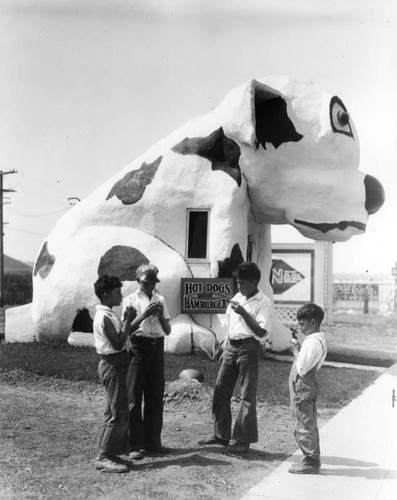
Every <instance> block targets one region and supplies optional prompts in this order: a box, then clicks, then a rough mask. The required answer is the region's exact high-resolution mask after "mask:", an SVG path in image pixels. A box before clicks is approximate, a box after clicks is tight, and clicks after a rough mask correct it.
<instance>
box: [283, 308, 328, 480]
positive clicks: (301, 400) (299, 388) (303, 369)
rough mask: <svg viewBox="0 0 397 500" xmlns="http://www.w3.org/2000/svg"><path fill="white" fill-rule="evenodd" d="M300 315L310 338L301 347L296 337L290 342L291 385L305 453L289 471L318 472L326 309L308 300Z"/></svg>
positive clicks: (298, 438)
mask: <svg viewBox="0 0 397 500" xmlns="http://www.w3.org/2000/svg"><path fill="white" fill-rule="evenodd" d="M296 316H297V319H298V323H299V326H300V329H301V332H302V334H303V335H305V337H306V338H305V339H304V341H303V342H302V345H301V347H300V349H299V344H298V342H297V341H296V340H295V339H292V340H291V342H290V348H291V351H292V354H293V356H294V362H293V364H292V368H291V374H290V378H289V388H290V395H291V410H292V416H293V418H294V435H295V439H296V441H297V443H298V446H299V448H300V450H301V451H302V453H303V460H302V462H301V463H299V464H297V465H293V466H292V467H290V468H289V472H292V473H293V474H318V473H319V470H320V467H321V462H320V438H319V432H318V426H317V408H316V400H317V395H318V392H319V385H318V381H317V372H318V370H319V369H320V367H321V366H322V365H323V363H324V361H325V357H326V355H327V346H326V343H325V334H324V332H321V331H320V327H321V323H322V321H323V319H324V311H323V310H322V309H321V307H320V306H318V305H316V304H312V303H307V304H304V305H303V306H302V307H301V308H300V309H299V310H298V312H297V315H296Z"/></svg>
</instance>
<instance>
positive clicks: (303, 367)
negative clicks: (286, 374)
mask: <svg viewBox="0 0 397 500" xmlns="http://www.w3.org/2000/svg"><path fill="white" fill-rule="evenodd" d="M326 355H327V345H326V343H325V333H324V332H315V333H311V334H310V335H308V336H307V337H305V340H304V341H303V342H302V346H301V349H300V351H299V353H298V357H297V358H296V371H297V373H298V375H299V376H300V377H302V376H303V375H305V374H306V373H307V372H309V371H310V370H311V369H312V368H313V367H314V366H316V365H317V367H316V368H317V370H319V369H320V368H321V366H322V365H323V363H324V361H325V357H326Z"/></svg>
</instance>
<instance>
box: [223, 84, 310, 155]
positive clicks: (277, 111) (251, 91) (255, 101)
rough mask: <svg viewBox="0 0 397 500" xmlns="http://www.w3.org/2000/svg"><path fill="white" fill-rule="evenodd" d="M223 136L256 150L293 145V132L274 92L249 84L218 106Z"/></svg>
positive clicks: (281, 100) (295, 136)
mask: <svg viewBox="0 0 397 500" xmlns="http://www.w3.org/2000/svg"><path fill="white" fill-rule="evenodd" d="M219 111H220V112H221V113H222V114H223V115H224V116H223V117H222V122H223V129H224V132H225V134H226V135H227V136H228V137H230V138H231V139H234V140H235V141H237V142H240V143H242V144H247V145H250V146H251V147H255V148H258V147H259V144H261V145H262V146H263V147H264V148H265V149H266V143H271V144H273V146H274V147H275V148H278V147H279V146H280V145H281V144H283V143H284V142H297V141H300V140H301V139H302V137H303V136H302V135H301V134H299V133H298V132H297V130H296V129H295V126H294V124H293V123H292V121H291V119H290V118H289V116H288V112H287V103H286V102H285V99H284V97H283V96H282V94H281V93H280V92H278V91H277V90H275V89H273V88H271V87H269V86H268V85H264V84H263V83H260V82H258V81H257V80H250V81H249V82H247V83H246V84H244V85H241V86H240V87H237V88H236V89H234V90H232V91H231V92H229V94H228V95H227V96H226V97H225V99H224V101H223V102H222V103H221V105H220V106H219Z"/></svg>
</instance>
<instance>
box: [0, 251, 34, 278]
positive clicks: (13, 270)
mask: <svg viewBox="0 0 397 500" xmlns="http://www.w3.org/2000/svg"><path fill="white" fill-rule="evenodd" d="M32 271H33V268H32V267H30V266H28V265H27V264H25V263H24V262H21V261H20V260H16V259H13V258H12V257H8V255H4V274H31V273H32Z"/></svg>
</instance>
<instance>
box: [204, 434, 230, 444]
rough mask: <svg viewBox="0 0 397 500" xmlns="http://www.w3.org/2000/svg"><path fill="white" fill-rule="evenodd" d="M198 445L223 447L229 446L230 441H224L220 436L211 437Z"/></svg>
mask: <svg viewBox="0 0 397 500" xmlns="http://www.w3.org/2000/svg"><path fill="white" fill-rule="evenodd" d="M198 444H201V445H206V444H221V445H222V446H227V445H228V444H229V441H228V440H227V439H222V438H220V437H218V436H210V437H208V438H206V439H202V440H201V441H199V442H198Z"/></svg>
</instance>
